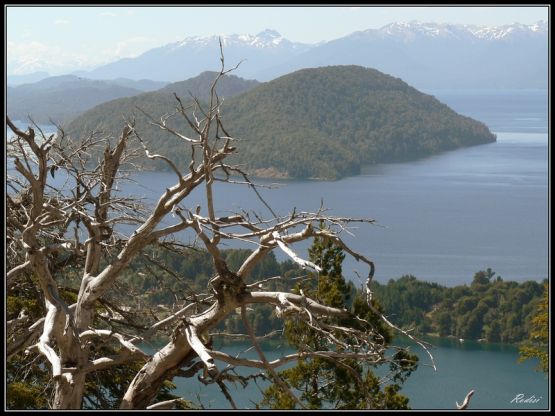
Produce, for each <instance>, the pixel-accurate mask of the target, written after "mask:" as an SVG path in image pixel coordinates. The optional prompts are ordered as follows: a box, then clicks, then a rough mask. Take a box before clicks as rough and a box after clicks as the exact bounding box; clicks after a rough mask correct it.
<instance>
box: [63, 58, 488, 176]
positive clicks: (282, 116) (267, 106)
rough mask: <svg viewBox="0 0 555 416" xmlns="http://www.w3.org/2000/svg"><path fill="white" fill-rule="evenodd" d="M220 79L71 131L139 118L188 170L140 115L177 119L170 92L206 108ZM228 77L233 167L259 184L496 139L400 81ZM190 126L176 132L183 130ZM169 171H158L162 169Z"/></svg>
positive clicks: (101, 109)
mask: <svg viewBox="0 0 555 416" xmlns="http://www.w3.org/2000/svg"><path fill="white" fill-rule="evenodd" d="M213 77H214V74H213V73H203V74H201V75H200V76H199V77H197V78H194V79H191V80H188V81H184V82H182V83H175V84H170V85H169V86H167V87H165V88H164V89H162V90H159V91H157V92H152V93H147V94H141V95H139V96H136V97H131V98H126V99H119V100H115V101H112V102H110V103H106V104H103V105H100V106H98V107H95V108H94V109H91V110H90V111H88V112H87V113H85V114H83V115H82V116H80V117H78V118H77V119H76V120H74V121H73V122H72V124H71V125H70V128H69V131H70V132H73V133H77V134H83V133H86V132H87V131H90V130H92V129H94V128H96V127H98V126H102V128H103V129H104V130H105V131H107V132H110V133H112V134H117V132H118V131H119V130H120V129H121V126H122V124H121V122H122V120H123V118H124V117H129V115H131V114H134V117H135V118H136V120H137V128H138V131H139V132H140V133H141V135H142V137H143V138H144V139H146V140H147V141H148V143H149V146H150V148H151V150H153V151H156V152H160V153H163V154H166V155H171V156H172V157H173V158H174V159H176V160H177V162H178V164H179V165H180V166H181V167H184V166H185V164H186V163H187V162H188V160H189V158H190V149H189V147H188V146H187V145H184V144H183V143H182V142H181V143H180V142H179V141H178V140H177V139H174V138H173V137H170V136H169V135H167V134H166V133H165V132H163V131H162V130H160V129H159V128H157V127H154V126H149V125H148V119H147V118H146V117H145V116H144V115H143V114H141V112H139V111H138V110H137V109H136V107H140V108H141V109H142V110H144V111H145V112H147V113H148V114H150V115H152V116H154V117H155V118H158V117H160V116H161V115H163V114H166V113H170V112H172V110H173V108H174V106H175V100H174V98H173V97H172V93H173V92H175V93H176V94H177V95H179V96H180V97H182V98H183V99H184V101H185V100H187V99H188V98H189V91H190V92H191V93H192V94H193V95H197V96H198V97H199V99H200V100H202V99H203V98H205V97H204V96H203V95H202V94H201V93H202V92H205V93H206V91H207V89H208V88H207V87H208V85H209V82H208V81H209V80H210V79H211V78H212V79H213ZM255 83H256V81H245V80H242V79H240V78H237V77H226V79H224V82H222V83H221V84H220V89H219V94H220V95H221V96H224V97H225V98H226V99H225V101H224V104H223V107H222V114H223V117H224V122H225V125H226V128H227V130H228V132H230V134H231V135H233V136H234V137H237V138H239V139H240V141H239V142H238V144H237V147H238V153H237V155H235V156H234V161H235V162H238V163H243V164H245V165H246V167H247V170H249V171H250V172H251V173H253V174H255V175H258V176H265V175H268V174H269V173H271V175H273V176H280V177H287V178H318V179H337V178H340V177H342V176H346V175H354V174H358V173H359V172H360V169H361V167H362V166H363V165H366V164H374V163H384V162H401V161H407V160H413V159H417V158H421V157H425V156H429V155H433V154H436V153H439V152H443V151H447V150H453V149H457V148H461V147H465V146H472V145H477V144H482V143H488V142H493V141H495V136H494V135H493V134H492V133H491V132H490V131H489V130H488V128H487V127H486V126H485V125H484V124H483V123H480V122H478V121H476V120H473V119H471V118H469V117H464V116H461V115H459V114H457V113H455V112H454V111H453V110H451V109H450V108H449V107H448V106H446V105H445V104H442V103H441V102H439V101H438V100H437V99H435V98H434V97H433V96H430V95H426V94H423V93H420V92H419V91H417V90H416V89H414V88H412V87H411V86H409V85H408V84H406V83H405V82H403V81H402V80H400V79H398V78H394V77H391V76H389V75H386V74H383V73H381V72H379V71H377V70H373V69H367V68H363V67H358V66H333V67H324V68H313V69H303V70H300V71H297V72H294V73H292V74H289V75H286V76H283V77H281V78H278V79H276V80H273V81H270V82H267V83H264V84H261V85H258V86H256V87H255V86H254V85H255ZM183 124H184V123H183V122H182V120H178V119H177V118H174V119H172V120H170V121H169V122H168V125H170V126H175V127H179V128H181V129H183ZM162 166H163V165H161V164H160V165H156V167H157V168H161V167H162Z"/></svg>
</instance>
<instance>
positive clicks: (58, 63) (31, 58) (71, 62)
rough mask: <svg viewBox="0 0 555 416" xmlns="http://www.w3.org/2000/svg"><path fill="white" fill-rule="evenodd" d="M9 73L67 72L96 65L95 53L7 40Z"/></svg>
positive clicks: (32, 42) (39, 43) (36, 42)
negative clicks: (74, 51) (88, 53)
mask: <svg viewBox="0 0 555 416" xmlns="http://www.w3.org/2000/svg"><path fill="white" fill-rule="evenodd" d="M6 46H7V67H8V73H9V74H13V75H17V74H26V73H30V72H35V71H48V72H51V73H52V72H65V71H71V70H75V69H85V68H91V67H93V66H95V65H96V64H97V63H98V62H96V61H95V59H94V58H91V56H94V54H91V55H89V56H87V55H85V54H82V53H71V52H69V51H68V50H67V49H66V48H62V47H60V46H52V45H46V44H44V43H42V42H38V41H29V42H10V41H8V42H7V45H6Z"/></svg>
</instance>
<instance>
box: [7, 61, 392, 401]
mask: <svg viewBox="0 0 555 416" xmlns="http://www.w3.org/2000/svg"><path fill="white" fill-rule="evenodd" d="M226 72H228V71H225V70H224V69H223V58H222V70H221V71H220V73H219V75H218V76H217V78H216V79H215V81H214V83H213V85H212V87H211V99H210V102H209V103H208V104H207V105H204V106H203V105H201V103H200V102H199V101H198V100H194V102H193V104H191V105H190V106H187V105H184V104H183V102H182V101H181V100H180V99H179V98H178V97H176V99H177V111H176V114H178V115H180V116H181V117H182V118H183V120H184V121H185V122H186V123H187V125H188V126H189V127H190V129H191V131H192V132H193V134H185V133H183V132H181V131H177V130H176V129H173V128H172V127H170V126H168V125H167V123H166V121H167V117H162V119H161V120H160V121H156V122H155V121H153V123H154V124H156V125H157V126H158V127H159V128H161V129H164V130H166V131H167V132H168V133H169V134H171V135H173V136H176V137H177V138H178V139H179V140H180V141H181V142H182V143H183V145H184V146H190V148H191V152H192V155H193V156H192V158H191V161H190V164H189V165H188V168H187V169H186V170H185V171H181V170H179V169H178V167H177V166H176V164H174V163H173V162H172V160H171V159H170V158H168V157H166V156H164V155H159V154H152V153H151V152H150V151H149V150H148V145H147V143H146V142H145V141H144V140H143V138H142V137H141V135H140V132H138V131H136V130H135V127H134V124H133V123H131V122H130V123H127V125H125V126H124V127H123V129H122V132H121V134H120V136H119V138H117V140H116V141H115V143H110V141H109V140H108V138H102V137H100V138H99V137H97V136H95V135H91V136H89V137H88V138H86V139H84V140H80V141H72V140H71V139H70V138H69V137H67V135H66V134H65V133H64V132H63V131H61V130H60V131H59V132H58V134H57V135H51V136H49V137H46V135H44V134H42V132H41V131H40V129H33V128H29V129H28V130H27V131H22V130H20V129H18V128H17V127H16V126H15V125H14V124H13V123H12V122H11V121H10V120H9V119H8V121H7V123H8V126H9V128H10V129H11V130H12V131H13V132H14V133H15V137H14V138H13V139H12V140H10V141H9V143H8V146H9V150H10V152H11V155H12V156H13V166H14V169H15V173H14V174H13V175H11V176H10V177H9V178H8V182H9V186H10V189H11V190H10V192H9V193H8V196H7V202H8V207H9V210H8V218H7V226H8V227H7V228H8V251H7V256H8V264H9V268H8V272H7V282H8V286H10V285H12V284H16V282H17V279H18V278H19V277H21V276H22V275H24V274H29V275H32V276H34V279H35V281H36V284H37V287H38V289H39V293H40V296H41V297H42V299H43V302H44V316H42V317H41V318H40V319H38V320H36V321H34V322H30V321H29V320H28V317H26V314H25V312H24V311H22V313H21V314H20V316H18V317H17V318H14V319H13V320H11V321H10V322H9V328H8V329H9V330H11V331H12V333H11V334H9V337H8V355H9V356H10V357H11V356H13V355H14V354H17V353H20V352H22V351H24V350H26V351H27V353H28V354H36V355H42V356H43V357H45V358H46V359H47V361H48V363H49V366H50V369H51V377H52V382H53V383H54V392H55V394H54V399H53V402H52V407H53V408H56V409H79V408H81V406H82V401H83V394H84V388H85V382H86V381H87V379H88V377H90V376H91V375H92V374H94V373H95V372H100V371H109V370H110V369H111V368H113V367H114V366H116V365H125V364H129V363H133V362H134V363H137V362H139V363H143V365H142V368H141V370H140V371H138V372H137V373H136V375H135V377H134V379H133V380H132V382H131V383H130V385H129V387H128V388H127V392H126V393H125V395H124V396H123V397H122V398H121V406H120V407H121V408H122V409H146V408H150V409H156V408H168V407H172V403H173V402H172V401H168V402H164V403H154V402H153V401H154V400H155V398H156V396H157V394H158V392H159V391H160V388H161V386H162V383H163V382H164V381H165V380H171V379H172V378H173V377H175V376H176V375H178V374H180V375H183V374H188V375H189V376H191V375H193V374H196V373H197V372H198V371H203V372H204V380H205V381H206V382H215V383H218V384H220V386H222V391H223V392H224V394H225V392H226V389H225V384H224V382H225V381H226V380H228V379H229V378H230V372H229V371H222V365H223V364H225V365H227V369H229V368H232V367H239V366H246V367H252V368H257V369H261V370H263V371H264V372H265V373H267V374H268V375H269V376H270V377H272V378H273V380H274V381H275V382H277V383H278V384H279V385H280V387H281V388H282V389H283V390H284V391H285V392H287V394H289V395H291V397H292V398H293V399H294V400H296V401H298V399H296V397H295V394H294V393H293V392H292V391H291V390H290V389H289V387H288V386H287V385H286V384H285V383H284V382H283V381H282V380H280V378H279V375H278V374H277V372H276V370H277V369H278V368H279V367H280V366H282V365H284V364H286V363H288V362H291V361H294V360H297V359H299V358H300V357H309V356H314V357H323V358H326V359H329V360H334V361H335V362H337V361H338V360H340V359H342V358H350V359H353V358H354V359H356V360H357V361H359V362H361V361H364V362H367V363H369V364H382V363H386V362H388V359H389V358H388V357H387V354H386V348H385V346H384V345H381V344H380V343H379V342H376V341H375V340H376V339H379V334H375V333H373V331H374V329H373V328H372V326H371V325H368V326H366V327H365V329H364V330H360V329H359V330H355V329H352V328H342V327H333V328H332V327H330V326H326V325H324V324H320V322H321V321H322V320H321V318H324V317H330V316H337V317H345V316H348V315H349V314H350V312H349V311H347V310H343V309H337V308H332V307H328V306H325V305H322V304H320V303H318V302H317V301H315V300H313V299H310V298H308V297H306V296H304V295H302V294H295V293H290V292H273V291H264V290H262V289H261V288H260V287H261V284H260V282H252V281H249V272H250V271H251V270H252V269H253V268H254V267H255V266H256V265H257V264H258V263H259V262H260V261H261V260H262V259H263V258H264V257H265V256H267V255H268V254H269V253H270V252H271V251H273V250H282V251H283V252H284V253H285V254H286V255H287V256H289V257H290V258H291V259H292V260H293V261H294V262H296V263H297V264H298V265H299V266H300V267H302V268H307V269H312V270H315V271H318V269H319V268H318V266H316V265H315V264H313V263H311V262H310V261H307V260H304V259H303V258H302V256H300V255H299V254H297V253H296V252H295V251H294V248H293V247H294V244H295V243H298V242H301V241H304V240H309V239H311V238H314V237H325V238H328V239H331V240H333V241H334V242H335V243H336V244H337V245H339V246H341V247H342V248H343V249H344V250H345V251H346V252H347V253H348V254H349V255H351V256H353V257H354V258H355V259H356V260H358V261H361V262H363V263H366V265H367V266H368V268H369V273H368V278H367V282H366V288H367V296H368V301H369V303H370V301H371V292H370V282H371V279H372V276H373V273H374V264H373V263H372V261H371V260H369V259H368V258H366V257H365V256H363V255H361V254H358V253H355V252H354V251H353V250H351V249H350V248H349V247H348V246H347V245H346V244H345V243H344V242H343V240H342V239H341V233H342V232H343V231H344V230H345V229H346V228H348V226H349V224H352V223H372V220H367V219H356V218H338V217H331V216H328V215H327V214H326V211H325V210H324V209H321V210H319V211H317V212H296V211H293V212H292V213H291V214H290V215H287V216H277V215H275V214H274V213H273V211H272V210H271V208H270V207H268V209H269V212H270V213H271V217H270V218H262V217H261V216H259V215H250V214H248V213H246V212H241V213H236V214H234V215H228V216H226V217H220V216H218V215H217V212H216V209H215V199H216V198H217V195H216V194H215V193H214V188H213V186H214V183H215V182H216V181H221V182H224V183H228V184H231V183H237V182H242V183H244V184H245V185H246V186H250V187H252V189H254V190H255V191H256V187H255V186H254V185H253V184H252V183H251V181H250V180H249V179H248V177H247V175H246V174H245V173H244V172H243V170H242V169H241V168H240V167H238V166H233V165H231V164H228V163H227V162H226V159H228V156H230V155H231V154H233V153H234V152H235V149H236V145H235V143H234V142H235V141H234V138H233V137H232V136H231V134H229V133H228V132H227V131H226V129H225V127H224V124H223V121H222V117H221V114H220V110H221V104H222V102H221V100H220V98H219V97H218V95H217V93H216V86H217V83H218V80H219V79H220V78H221V77H222V76H224V75H225V74H226ZM36 130H39V131H38V133H37V131H36ZM132 139H137V140H138V142H139V143H140V144H141V146H142V147H143V150H144V152H145V154H146V156H147V157H148V158H150V159H161V160H163V161H165V163H167V165H168V167H169V169H171V171H173V172H174V173H175V177H176V182H175V184H174V185H173V186H171V187H169V188H167V189H166V190H165V192H163V193H162V194H161V195H160V198H159V199H158V202H157V203H156V204H155V206H154V207H153V208H152V209H151V210H150V211H141V210H140V209H139V207H138V205H136V203H134V202H132V201H130V200H128V199H127V198H121V197H118V196H116V195H115V192H114V189H115V186H116V184H117V183H118V180H119V179H118V177H119V176H118V175H119V174H120V167H121V166H122V164H123V163H125V161H126V159H127V158H128V157H129V156H130V151H129V142H130V140H132ZM99 146H104V151H103V152H102V154H101V155H100V157H98V163H96V164H95V165H94V166H91V162H92V161H93V160H94V159H95V156H94V155H95V154H96V153H94V151H93V149H94V148H98V147H99ZM62 171H63V172H65V175H67V178H68V186H67V187H65V188H63V189H61V188H56V189H53V188H51V185H49V180H50V179H51V178H53V177H54V175H57V174H60V172H62ZM237 178H239V179H237ZM196 188H202V189H203V192H204V196H205V201H204V204H203V205H202V206H197V207H196V208H189V209H186V208H184V206H183V205H181V203H182V202H183V201H186V199H187V197H188V196H189V195H190V194H191V192H192V191H193V190H195V189H196ZM168 218H170V219H171V218H174V221H173V223H171V224H170V225H168V224H167V223H164V222H163V221H164V220H167V219H168ZM120 223H127V224H136V225H137V228H136V229H135V231H134V232H133V233H132V235H131V236H129V237H124V236H122V235H119V234H118V233H117V232H116V225H117V224H120ZM322 224H323V225H324V226H323V227H322V226H321V225H322ZM184 230H189V231H190V232H192V233H194V235H195V236H196V238H197V239H198V240H199V241H200V242H201V243H202V245H203V246H204V248H205V249H206V250H207V251H208V253H210V256H211V259H212V261H213V264H214V268H215V271H216V273H215V275H214V276H213V278H212V279H211V280H210V282H209V285H208V290H209V293H208V294H207V295H206V296H204V297H203V298H202V299H199V298H197V299H190V300H188V301H186V302H184V303H183V304H182V305H181V307H180V309H179V310H177V311H174V312H173V313H171V314H170V315H168V316H166V317H164V319H160V320H159V321H158V322H155V323H153V324H152V325H151V326H150V327H149V328H147V329H142V330H137V331H135V333H134V334H133V335H130V333H128V332H126V331H118V330H115V329H114V328H113V327H109V326H106V325H102V324H101V321H99V319H98V318H99V313H98V308H99V305H104V304H105V303H103V302H104V301H105V299H106V295H107V293H108V292H109V291H111V290H113V289H114V287H115V285H116V284H117V282H118V278H120V276H121V273H122V272H123V271H124V270H125V269H126V267H128V266H129V264H130V263H131V261H132V260H133V259H134V258H136V257H137V256H138V255H139V254H140V253H141V251H142V250H143V249H144V248H145V247H148V246H151V245H154V244H159V243H161V242H165V241H166V240H167V239H168V238H170V237H172V236H174V235H175V234H176V233H178V232H181V231H184ZM82 233H84V234H85V237H86V238H82V237H80V236H81V234H82ZM226 240H238V241H242V242H249V243H250V244H252V245H253V247H254V249H253V251H252V254H251V255H250V256H249V257H248V258H247V259H246V260H245V261H244V262H243V263H242V264H241V266H240V267H239V268H237V269H232V268H231V267H230V266H229V265H228V264H227V262H226V260H225V258H224V256H223V255H222V252H221V246H222V242H225V241H226ZM55 256H64V258H65V259H66V262H67V261H69V260H68V259H70V260H71V261H74V262H76V263H77V264H82V265H83V267H82V269H81V270H82V274H81V276H80V277H79V279H80V286H79V290H78V293H76V301H74V302H67V301H66V300H64V299H63V297H62V296H61V295H60V290H61V288H60V286H59V283H58V282H57V280H56V279H55V278H54V277H53V273H54V272H53V269H54V268H56V267H57V263H56V257H55ZM260 304H263V305H269V306H271V307H273V308H275V311H276V313H277V314H278V315H279V316H288V315H290V314H296V315H298V317H299V319H304V320H306V321H307V322H310V324H311V325H312V327H314V328H317V329H318V330H319V331H321V333H322V334H323V335H324V336H325V337H327V339H328V340H329V342H330V343H331V344H333V345H336V346H338V348H337V350H336V351H304V352H299V353H294V354H290V355H287V356H284V357H281V358H279V359H276V360H273V361H270V360H268V359H267V358H266V357H265V356H264V352H263V351H262V349H261V348H260V347H259V345H258V340H257V338H256V336H255V335H254V333H253V332H252V328H249V326H248V319H247V313H248V312H247V309H246V307H247V306H248V305H251V306H252V305H260ZM108 309H110V308H108ZM236 310H241V313H242V316H243V319H244V322H245V327H246V328H247V329H248V332H249V333H248V334H246V335H248V336H249V339H250V340H251V341H252V343H253V345H254V346H255V348H256V350H257V351H258V354H259V359H257V360H255V359H246V358H238V357H234V356H231V355H229V354H226V353H225V351H217V350H214V349H212V347H211V346H210V344H209V342H208V338H209V337H208V333H209V331H211V330H213V329H214V328H215V327H216V326H217V325H218V324H219V323H220V322H222V321H224V320H226V318H228V317H229V316H230V314H232V313H233V312H235V311H236ZM131 312H133V311H131ZM110 313H111V314H115V312H114V311H113V308H112V309H110ZM375 313H376V314H377V315H379V316H381V314H380V313H379V312H378V311H375ZM382 318H383V319H384V321H385V322H386V323H387V324H388V325H391V326H393V325H392V324H391V323H390V322H389V321H387V319H386V318H385V317H383V316H382ZM168 329H170V330H171V336H169V337H168V339H167V342H166V345H165V346H163V347H162V348H161V349H160V350H159V351H157V352H155V353H154V354H153V355H149V354H147V353H145V352H144V351H142V350H141V348H140V347H139V345H140V344H141V343H142V342H144V341H145V340H147V339H149V338H151V337H153V336H155V335H157V334H159V333H160V331H163V330H168ZM337 331H344V332H347V333H349V336H351V337H352V339H354V340H356V342H353V344H352V345H345V344H344V343H340V342H339V341H338V340H337V337H335V336H334V334H336V333H337ZM102 343H113V344H114V345H118V346H119V347H118V349H117V354H115V355H112V356H102V357H96V356H94V355H93V354H92V352H91V347H92V346H95V345H99V344H102ZM185 368H186V369H185ZM184 369H185V370H184ZM227 396H228V395H226V397H227ZM228 399H229V400H230V402H231V403H233V401H232V399H231V397H228Z"/></svg>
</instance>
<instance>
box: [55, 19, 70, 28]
mask: <svg viewBox="0 0 555 416" xmlns="http://www.w3.org/2000/svg"><path fill="white" fill-rule="evenodd" d="M54 24H55V25H56V26H62V25H67V24H69V20H66V19H57V20H54Z"/></svg>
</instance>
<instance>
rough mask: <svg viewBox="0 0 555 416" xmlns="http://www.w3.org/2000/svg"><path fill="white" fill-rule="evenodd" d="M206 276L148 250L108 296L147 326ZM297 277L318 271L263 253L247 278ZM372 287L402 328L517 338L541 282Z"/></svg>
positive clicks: (350, 289) (293, 281) (492, 278)
mask: <svg viewBox="0 0 555 416" xmlns="http://www.w3.org/2000/svg"><path fill="white" fill-rule="evenodd" d="M224 253H225V256H226V258H227V261H228V264H229V265H230V267H232V268H233V269H238V268H239V266H240V264H241V263H242V262H243V261H244V260H245V259H246V258H247V257H248V256H249V255H250V254H251V253H252V251H251V250H247V249H228V250H224ZM66 271H67V272H68V273H66V274H65V276H64V277H63V280H64V283H65V284H66V292H65V295H66V296H69V297H70V298H71V296H72V293H76V291H77V290H78V287H73V284H72V282H75V281H78V280H76V279H73V278H72V275H73V274H72V272H71V270H66ZM75 273H78V270H75ZM213 276H214V266H213V263H212V260H211V257H210V255H209V254H208V253H207V252H206V251H204V250H192V249H189V248H188V249H186V250H185V251H180V250H173V249H172V250H168V249H162V248H157V249H154V248H152V249H149V250H148V251H146V252H144V253H143V255H142V257H140V258H138V259H137V260H136V261H135V262H133V264H132V265H131V266H130V267H129V268H128V269H127V271H126V273H125V274H124V275H123V278H122V279H121V281H120V283H119V285H118V288H119V292H118V291H114V292H113V293H112V294H111V298H112V299H111V300H112V302H113V303H114V304H117V303H118V297H119V295H118V293H120V294H121V297H122V298H123V297H125V296H128V293H133V299H134V304H132V305H130V307H131V308H132V309H140V310H143V311H144V316H143V318H144V320H143V322H142V323H141V325H142V326H144V327H148V325H149V324H148V323H149V322H150V321H152V322H154V318H155V317H157V318H162V317H163V316H164V315H167V314H169V313H170V312H171V310H172V309H171V308H170V307H169V306H168V305H174V309H175V308H179V307H180V305H182V304H183V302H184V301H186V300H191V299H190V298H189V297H191V296H201V295H198V294H199V293H200V294H202V293H203V292H206V288H207V286H208V281H209V280H210V278H211V277H213ZM278 277H280V278H278ZM301 280H302V281H307V282H309V283H308V284H314V282H317V281H318V275H316V274H312V273H307V272H306V271H305V270H301V269H300V268H299V267H298V266H297V265H296V264H295V263H293V262H292V261H290V260H286V261H283V262H280V261H278V260H277V259H276V258H275V256H274V254H273V253H270V254H269V255H268V256H267V257H266V258H265V259H264V260H263V261H262V262H261V263H260V264H259V265H257V266H256V267H255V268H254V269H253V271H252V272H251V273H250V276H249V279H248V283H247V284H254V283H255V282H258V281H261V283H260V285H259V289H263V290H267V291H274V290H276V291H277V290H286V291H290V290H294V289H295V287H297V285H298V282H299V281H301ZM469 281H470V278H469ZM310 282H312V283H310ZM343 290H344V291H345V292H346V293H349V296H347V298H349V299H351V301H349V302H347V305H348V306H349V307H350V306H352V305H351V303H350V302H352V300H353V299H355V298H357V296H361V294H362V288H357V287H356V286H355V285H354V283H353V282H349V281H347V283H346V287H345V288H344V289H343ZM372 291H373V293H374V296H375V298H376V299H377V300H378V301H379V304H380V306H381V308H382V309H383V311H384V314H385V315H386V316H387V317H389V319H390V320H391V321H392V322H394V323H395V324H396V325H398V326H399V327H401V328H403V329H412V330H413V331H415V332H416V333H417V334H430V335H436V336H440V337H456V338H462V339H468V340H483V341H487V342H502V343H513V344H516V343H520V342H522V341H524V340H526V339H528V338H529V336H530V331H531V326H532V319H533V317H534V314H535V311H536V309H537V306H538V304H539V303H540V301H541V299H542V293H543V283H539V282H535V281H525V282H520V283H518V282H514V281H504V280H503V279H502V278H501V277H500V276H497V275H496V273H495V272H494V271H493V270H491V269H487V270H482V271H478V272H477V273H475V275H474V277H473V278H472V280H471V283H470V284H469V285H459V286H454V287H446V286H443V285H440V284H437V283H430V282H426V281H423V280H419V279H417V278H416V277H414V276H410V275H409V276H402V277H400V278H399V279H396V280H394V279H391V280H390V281H388V282H387V283H386V284H382V283H378V282H376V281H374V282H372ZM19 302H23V301H20V300H18V299H16V298H11V297H10V298H8V306H9V308H8V311H10V310H13V311H14V313H15V311H18V310H20V308H21V307H22V306H24V305H19V304H18V305H16V304H15V303H19ZM10 305H11V307H10ZM164 305H165V306H164ZM25 306H27V307H29V305H25ZM150 309H153V310H155V311H156V312H155V315H154V316H153V315H150V312H147V311H148V310H150ZM122 313H124V312H122ZM253 314H254V317H253V323H252V325H253V328H254V330H255V332H256V334H257V335H265V334H267V333H269V332H272V331H276V330H280V329H282V328H283V321H282V320H281V319H279V318H278V317H277V316H276V315H275V312H274V310H273V308H271V307H268V306H265V305H262V306H259V307H256V306H254V309H253ZM219 330H220V331H222V332H227V333H232V334H237V333H245V330H244V327H243V324H242V320H241V316H240V314H239V313H238V314H236V315H234V316H231V317H230V319H227V320H225V322H224V323H222V325H221V326H220V327H219ZM224 342H225V340H224Z"/></svg>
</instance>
